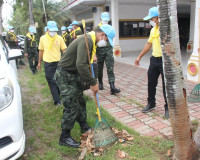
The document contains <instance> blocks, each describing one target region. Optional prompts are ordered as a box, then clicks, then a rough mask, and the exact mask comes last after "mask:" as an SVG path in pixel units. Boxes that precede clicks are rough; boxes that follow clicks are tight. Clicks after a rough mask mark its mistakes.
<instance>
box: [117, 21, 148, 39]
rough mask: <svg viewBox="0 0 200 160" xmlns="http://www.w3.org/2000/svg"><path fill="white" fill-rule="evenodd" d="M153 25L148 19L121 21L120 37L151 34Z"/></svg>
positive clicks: (137, 36)
mask: <svg viewBox="0 0 200 160" xmlns="http://www.w3.org/2000/svg"><path fill="white" fill-rule="evenodd" d="M150 31H151V25H150V24H149V22H147V21H143V20H135V21H134V20H133V21H119V37H120V38H131V37H135V38H140V37H148V36H149V35H150Z"/></svg>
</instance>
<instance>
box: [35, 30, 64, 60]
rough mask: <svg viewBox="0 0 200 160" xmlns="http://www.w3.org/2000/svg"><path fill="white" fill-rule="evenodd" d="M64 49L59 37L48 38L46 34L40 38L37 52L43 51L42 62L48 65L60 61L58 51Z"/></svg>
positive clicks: (61, 39) (62, 41)
mask: <svg viewBox="0 0 200 160" xmlns="http://www.w3.org/2000/svg"><path fill="white" fill-rule="evenodd" d="M66 48H67V46H66V44H65V42H64V40H63V38H62V37H61V36H59V35H55V37H50V36H49V34H48V33H46V34H45V35H43V36H42V37H41V38H40V43H39V47H38V49H39V50H42V51H44V53H43V61H45V62H48V63H51V62H58V61H60V58H61V52H60V50H64V49H66Z"/></svg>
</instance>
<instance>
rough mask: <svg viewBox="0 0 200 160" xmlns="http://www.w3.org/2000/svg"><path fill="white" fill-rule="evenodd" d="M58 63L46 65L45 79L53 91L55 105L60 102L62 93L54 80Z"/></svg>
mask: <svg viewBox="0 0 200 160" xmlns="http://www.w3.org/2000/svg"><path fill="white" fill-rule="evenodd" d="M57 66H58V62H51V63H47V62H45V63H44V69H45V77H46V80H47V82H48V85H49V88H50V90H51V95H52V97H53V100H54V104H57V103H58V102H60V91H59V88H58V86H57V84H56V82H55V80H54V74H55V72H56V69H57Z"/></svg>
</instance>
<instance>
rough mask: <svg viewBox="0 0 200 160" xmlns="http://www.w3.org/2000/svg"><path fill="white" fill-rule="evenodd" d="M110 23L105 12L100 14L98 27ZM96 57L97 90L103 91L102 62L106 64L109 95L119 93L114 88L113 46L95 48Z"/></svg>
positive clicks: (118, 90) (108, 44)
mask: <svg viewBox="0 0 200 160" xmlns="http://www.w3.org/2000/svg"><path fill="white" fill-rule="evenodd" d="M108 21H110V18H109V14H108V13H107V12H103V13H102V14H101V23H100V24H99V26H98V27H100V26H101V25H102V24H108ZM96 55H97V63H98V81H99V89H100V90H103V89H104V88H103V80H102V79H103V67H104V61H105V63H106V68H107V74H108V81H109V84H110V93H111V94H115V93H119V92H120V89H117V88H115V75H114V71H113V70H114V57H113V46H112V45H110V43H107V46H105V47H97V50H96Z"/></svg>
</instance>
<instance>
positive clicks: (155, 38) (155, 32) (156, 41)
mask: <svg viewBox="0 0 200 160" xmlns="http://www.w3.org/2000/svg"><path fill="white" fill-rule="evenodd" d="M148 42H149V43H152V47H153V53H152V55H153V56H154V57H162V49H161V44H160V32H159V27H158V26H155V27H153V28H152V29H151V32H150V36H149V39H148Z"/></svg>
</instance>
